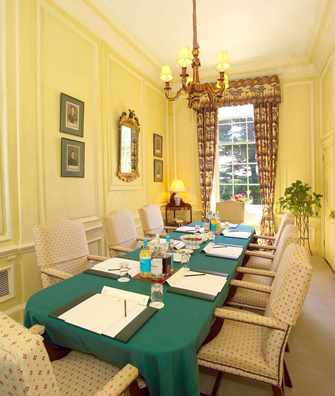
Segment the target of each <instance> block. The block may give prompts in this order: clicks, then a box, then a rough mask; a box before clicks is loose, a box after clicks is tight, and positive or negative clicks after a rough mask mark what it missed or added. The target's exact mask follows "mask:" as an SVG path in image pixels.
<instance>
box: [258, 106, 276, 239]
mask: <svg viewBox="0 0 335 396" xmlns="http://www.w3.org/2000/svg"><path fill="white" fill-rule="evenodd" d="M278 118H279V104H278V103H269V102H268V103H258V104H255V105H254V123H255V132H256V157H257V164H258V173H259V184H260V194H261V201H262V205H263V215H262V221H261V232H262V234H264V235H273V234H274V232H275V228H274V211H273V207H274V198H275V183H276V166H277V151H278Z"/></svg>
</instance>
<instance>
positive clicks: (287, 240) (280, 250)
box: [271, 224, 299, 271]
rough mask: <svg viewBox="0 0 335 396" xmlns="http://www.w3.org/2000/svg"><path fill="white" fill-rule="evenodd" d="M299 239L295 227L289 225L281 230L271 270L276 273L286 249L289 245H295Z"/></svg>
mask: <svg viewBox="0 0 335 396" xmlns="http://www.w3.org/2000/svg"><path fill="white" fill-rule="evenodd" d="M298 239H299V233H298V229H297V227H296V226H295V225H293V224H289V225H286V226H285V227H284V228H283V231H282V233H281V237H280V240H279V243H278V245H277V249H276V253H275V256H274V259H273V261H272V265H271V270H272V271H277V269H278V266H279V265H280V263H281V259H282V257H283V254H284V252H285V249H286V247H287V246H288V245H289V244H291V243H297V242H298Z"/></svg>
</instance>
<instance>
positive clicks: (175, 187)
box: [169, 179, 185, 206]
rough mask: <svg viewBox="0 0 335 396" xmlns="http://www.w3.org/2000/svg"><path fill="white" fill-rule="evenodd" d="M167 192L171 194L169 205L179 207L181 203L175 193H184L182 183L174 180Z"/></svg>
mask: <svg viewBox="0 0 335 396" xmlns="http://www.w3.org/2000/svg"><path fill="white" fill-rule="evenodd" d="M169 191H170V192H171V196H170V203H171V204H175V205H176V206H179V205H180V203H181V198H180V196H179V195H178V194H177V193H179V192H184V191H185V185H184V183H183V181H182V180H180V179H174V180H173V181H172V183H171V187H170V189H169Z"/></svg>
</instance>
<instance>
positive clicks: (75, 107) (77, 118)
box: [59, 93, 84, 137]
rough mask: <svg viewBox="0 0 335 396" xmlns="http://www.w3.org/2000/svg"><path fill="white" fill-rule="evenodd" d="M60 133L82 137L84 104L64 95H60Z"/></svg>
mask: <svg viewBox="0 0 335 396" xmlns="http://www.w3.org/2000/svg"><path fill="white" fill-rule="evenodd" d="M59 129H60V131H61V132H65V133H69V134H71V135H76V136H81V137H83V136H84V102H82V101H81V100H78V99H76V98H72V96H69V95H66V94H64V93H61V94H60V126H59Z"/></svg>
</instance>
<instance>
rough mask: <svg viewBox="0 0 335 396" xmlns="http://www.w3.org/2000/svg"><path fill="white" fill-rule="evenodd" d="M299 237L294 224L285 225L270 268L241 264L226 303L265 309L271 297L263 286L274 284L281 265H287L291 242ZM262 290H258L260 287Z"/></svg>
mask: <svg viewBox="0 0 335 396" xmlns="http://www.w3.org/2000/svg"><path fill="white" fill-rule="evenodd" d="M298 239H299V233H298V229H297V227H296V226H294V225H288V226H286V227H285V229H284V231H283V234H282V237H281V239H280V242H279V245H278V249H277V250H276V252H275V254H274V257H273V259H272V260H271V263H270V264H269V267H268V268H263V269H259V268H252V267H246V266H241V267H237V269H236V271H237V274H238V275H239V279H237V280H233V281H232V282H231V284H230V286H234V287H232V288H231V289H230V290H231V292H230V298H229V299H228V300H227V302H226V304H228V305H231V306H238V307H244V308H251V309H258V310H264V309H265V307H266V305H267V303H268V299H269V295H268V294H267V293H264V292H263V291H262V290H263V286H266V287H269V286H271V285H272V283H273V281H274V279H275V277H276V274H277V272H278V270H279V267H280V266H281V265H285V260H286V258H285V251H286V249H287V247H288V246H289V245H290V244H291V243H297V242H298ZM259 288H260V289H261V290H258V289H259Z"/></svg>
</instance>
